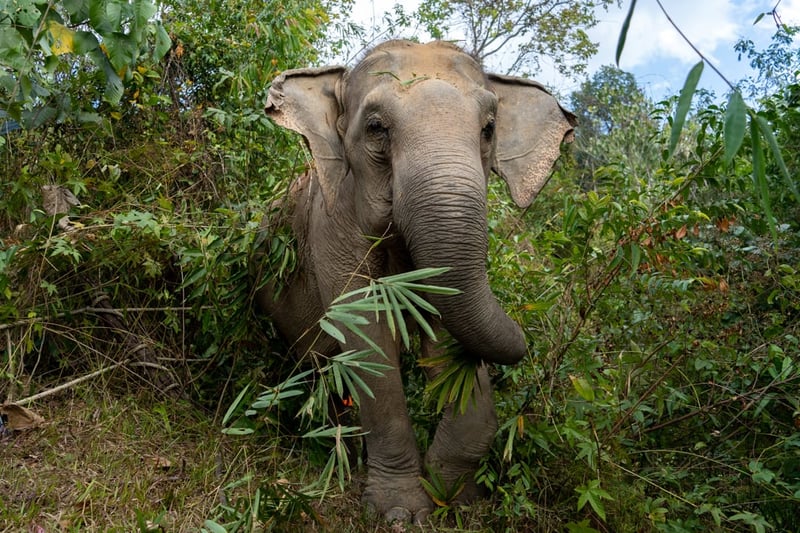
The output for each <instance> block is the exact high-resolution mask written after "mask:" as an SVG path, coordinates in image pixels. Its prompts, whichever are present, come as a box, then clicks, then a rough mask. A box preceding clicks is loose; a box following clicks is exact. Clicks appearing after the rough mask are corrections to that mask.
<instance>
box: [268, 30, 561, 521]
mask: <svg viewBox="0 0 800 533" xmlns="http://www.w3.org/2000/svg"><path fill="white" fill-rule="evenodd" d="M266 112H267V114H268V116H270V117H271V118H272V119H273V120H274V121H275V122H276V123H277V124H279V125H282V126H284V127H286V128H290V129H292V130H295V131H297V132H299V133H300V134H302V135H303V137H304V138H305V140H306V141H307V143H308V145H309V147H310V149H311V154H312V156H313V158H314V169H313V171H312V172H311V173H310V174H309V175H306V176H304V177H303V178H301V179H300V180H298V182H297V183H295V184H294V186H293V187H292V191H291V198H290V203H291V205H292V212H291V216H292V226H293V230H294V232H295V234H296V236H297V241H298V247H299V248H298V262H299V264H298V267H297V270H296V271H295V272H294V273H293V274H292V277H291V279H290V280H289V281H288V283H287V285H286V287H285V288H284V289H283V290H282V291H281V292H280V293H279V296H278V297H277V299H276V298H275V297H274V295H273V293H272V291H271V289H270V288H269V287H267V288H266V289H264V290H263V291H261V293H260V294H259V295H258V296H259V298H258V299H259V305H260V306H261V308H262V309H264V310H265V311H266V312H268V313H269V314H270V315H271V316H272V318H273V320H274V322H275V324H276V326H277V327H278V329H279V331H280V332H281V333H282V334H283V335H285V336H286V337H287V338H288V339H290V340H291V341H293V342H295V341H298V339H299V342H297V344H296V348H297V349H298V350H299V351H301V352H304V351H306V350H308V349H310V348H313V349H314V350H316V351H317V352H320V353H324V354H327V355H335V354H336V353H339V352H340V351H342V350H344V349H347V350H352V349H363V348H366V345H365V344H364V343H363V341H361V340H360V339H359V338H358V337H356V336H354V335H347V334H346V336H347V342H346V344H345V345H342V346H338V345H337V343H336V342H335V341H334V340H333V339H332V338H330V337H327V336H325V335H323V336H322V338H321V340H318V341H317V343H316V344H315V345H314V346H310V343H311V340H312V339H313V338H315V337H316V336H317V335H316V332H317V331H318V330H317V331H314V328H315V324H316V321H317V320H318V319H319V318H320V317H321V316H322V314H323V312H324V310H325V309H326V307H327V306H328V305H329V304H330V302H331V301H332V300H333V299H334V298H335V297H336V296H338V295H340V294H342V293H343V292H346V291H348V290H352V289H354V288H357V287H359V286H362V285H363V284H364V283H365V282H364V279H365V277H372V278H376V277H379V276H385V275H390V274H395V273H399V272H404V271H408V270H412V269H416V268H424V267H443V266H445V267H450V270H449V271H448V272H447V273H445V274H443V275H441V276H439V277H437V278H434V279H431V280H429V282H430V283H432V284H436V285H443V286H448V287H454V288H457V289H460V291H461V294H459V295H458V296H430V297H429V300H430V301H431V303H433V305H435V306H436V308H437V309H438V310H439V311H440V312H441V319H440V322H436V326H437V327H438V328H443V329H444V330H446V331H447V332H449V333H450V334H451V335H452V336H453V337H454V338H455V339H456V340H457V341H458V342H459V343H460V344H461V346H462V347H463V348H464V350H465V352H466V353H468V354H469V355H470V356H472V357H476V358H480V359H482V360H483V361H485V362H487V363H499V364H513V363H515V362H517V361H519V360H520V359H521V358H522V357H524V356H525V354H526V344H525V339H524V335H523V333H522V330H521V328H520V326H519V325H518V324H516V323H515V322H514V321H512V320H511V319H510V318H509V317H508V316H507V315H506V314H505V312H504V311H503V310H502V309H501V308H500V306H499V304H498V302H497V301H496V299H495V298H494V296H493V295H492V292H491V290H490V288H489V285H488V281H487V275H486V255H487V247H488V244H487V243H488V238H487V220H486V194H487V179H488V176H489V173H490V170H494V171H495V172H497V173H498V174H499V175H500V176H502V177H503V179H505V181H506V182H507V184H508V185H509V189H510V190H511V194H512V197H513V198H514V200H515V201H516V203H517V204H518V205H520V206H522V207H526V206H528V205H529V204H530V203H531V201H532V200H533V198H534V196H535V195H536V194H537V193H538V192H539V190H540V189H541V188H542V186H543V185H544V184H545V183H546V181H547V178H548V176H549V173H550V168H551V166H552V164H553V162H554V161H555V159H556V158H557V157H558V155H559V147H560V144H561V143H562V141H564V140H569V139H570V138H571V132H572V128H573V125H574V118H573V116H572V115H571V114H569V113H568V112H565V111H564V110H562V109H561V108H560V107H559V105H558V103H557V102H556V100H555V99H554V98H553V97H552V96H551V95H550V94H548V93H547V92H546V91H545V90H544V89H543V88H542V87H541V86H540V85H538V84H536V83H535V82H532V81H529V80H523V79H517V78H511V77H505V76H496V75H491V74H489V75H487V74H485V73H484V72H483V71H482V70H481V68H480V66H479V65H478V64H477V63H476V62H475V61H474V60H473V59H472V58H471V57H470V56H469V55H467V54H465V53H463V52H462V51H461V50H460V49H458V48H457V47H455V46H453V45H450V44H447V43H442V42H433V43H429V44H427V45H420V44H416V43H412V42H407V41H390V42H387V43H384V44H382V45H380V46H378V47H377V48H375V49H374V50H372V51H371V52H370V53H368V54H367V55H366V57H365V58H364V59H363V60H362V61H361V62H360V63H359V64H358V65H357V66H356V67H355V68H354V69H353V70H352V71H348V70H347V69H345V68H343V67H328V68H320V69H300V70H293V71H288V72H285V73H283V74H282V75H280V76H279V77H278V78H276V79H275V81H274V82H273V84H272V88H271V89H270V95H269V100H268V102H267V107H266ZM365 236H378V237H380V236H384V237H386V238H385V239H384V241H383V242H382V244H381V245H380V246H378V247H377V248H375V249H372V250H370V248H371V247H372V246H373V244H374V240H370V239H368V238H366V237H365ZM353 273H357V274H359V275H356V276H353ZM309 329H311V330H312V331H311V334H307V333H308V330H309ZM366 331H367V333H368V334H369V335H370V337H371V338H372V339H373V340H375V341H376V342H378V343H379V344H380V345H381V346H382V347H383V349H384V351H385V352H386V355H387V356H388V363H389V364H390V365H392V367H393V368H394V369H393V370H391V371H388V372H386V373H385V375H384V376H383V377H373V376H369V375H364V376H363V378H364V381H366V382H367V384H368V385H369V387H370V388H371V390H372V392H373V393H374V395H375V398H376V399H375V400H370V399H369V398H367V397H366V395H363V394H362V395H361V398H362V404H361V406H360V417H361V424H362V426H363V429H364V430H365V431H367V432H368V433H367V435H366V445H367V455H368V468H369V472H368V479H367V484H366V487H365V490H364V495H363V499H364V500H365V502H366V504H367V505H368V506H371V507H373V508H374V509H375V510H377V511H378V512H380V513H381V514H383V516H384V517H385V518H386V519H388V520H389V521H393V520H397V519H399V520H406V521H408V520H413V521H416V522H421V521H422V520H423V519H424V517H425V516H426V515H427V514H428V513H429V512H430V510H431V508H432V503H431V501H430V498H429V497H428V496H427V494H426V493H425V491H424V490H423V488H422V487H421V485H420V483H419V478H420V476H421V475H422V472H423V462H422V461H421V458H420V454H419V452H418V450H417V446H416V443H415V438H414V431H413V429H412V427H411V422H410V420H409V417H408V413H407V411H406V405H405V396H404V393H403V386H402V379H401V375H400V372H399V371H398V368H399V367H400V364H399V346H398V341H397V340H396V339H393V338H392V335H391V334H390V332H389V329H388V328H387V327H386V325H385V323H378V324H372V325H370V326H368V327H367V328H366ZM304 333H306V335H304ZM421 345H422V356H424V357H431V356H434V355H437V353H438V351H437V350H439V348H438V347H437V346H436V345H435V344H434V343H432V342H431V341H429V340H428V339H422V341H421ZM375 357H376V359H377V360H379V361H381V362H384V363H386V361H385V360H384V359H382V358H380V357H379V356H377V355H376V356H375ZM436 372H437V370H436V369H434V370H432V371H431V372H430V375H431V376H432V375H435V374H436ZM429 377H430V376H429ZM478 380H479V386H476V387H475V390H476V391H477V392H476V396H477V398H476V402H474V403H470V404H469V408H468V410H467V412H466V413H465V414H456V413H455V412H454V410H453V409H452V408H450V409H448V411H447V413H446V414H445V416H444V418H443V420H442V421H441V423H440V424H439V427H438V429H437V431H436V435H435V437H434V440H433V444H432V445H431V447H430V449H429V450H428V451H427V454H426V455H425V459H424V462H425V464H426V465H428V466H430V467H431V468H433V469H434V470H435V471H437V472H439V474H440V475H441V477H442V478H443V479H445V480H446V481H449V482H455V481H456V480H457V479H458V478H459V477H460V476H462V475H463V474H466V479H467V486H466V487H465V489H464V490H463V491H462V493H461V495H460V498H461V499H462V500H469V499H470V498H472V497H475V496H476V495H477V494H478V492H479V491H478V488H477V486H476V485H475V483H474V481H472V474H473V473H474V471H475V469H476V467H477V466H478V462H479V460H480V459H481V457H482V456H483V455H485V454H486V452H487V451H488V449H489V447H490V445H491V442H492V440H493V437H494V433H495V431H496V428H497V421H496V417H495V411H494V405H493V402H492V391H491V384H490V382H489V377H488V373H487V369H486V365H481V368H480V371H479V373H478Z"/></svg>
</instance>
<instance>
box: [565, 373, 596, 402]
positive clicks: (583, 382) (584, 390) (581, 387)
mask: <svg viewBox="0 0 800 533" xmlns="http://www.w3.org/2000/svg"><path fill="white" fill-rule="evenodd" d="M569 379H570V381H572V386H573V387H575V390H576V391H577V392H578V394H580V396H581V398H583V399H584V400H586V401H587V402H593V401H594V389H592V386H591V385H590V384H589V381H587V379H586V378H583V377H580V376H572V375H571V376H570V377H569Z"/></svg>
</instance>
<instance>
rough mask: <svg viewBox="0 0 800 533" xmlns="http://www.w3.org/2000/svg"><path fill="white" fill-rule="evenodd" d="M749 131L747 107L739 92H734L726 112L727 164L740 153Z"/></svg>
mask: <svg viewBox="0 0 800 533" xmlns="http://www.w3.org/2000/svg"><path fill="white" fill-rule="evenodd" d="M746 130H747V105H746V104H745V103H744V100H743V99H742V95H741V93H740V92H739V91H733V92H732V93H731V96H730V98H729V99H728V109H727V110H726V111H725V164H726V165H730V163H731V161H733V157H734V156H735V155H736V154H737V153H738V152H739V148H740V147H741V146H742V141H743V140H744V134H745V131H746Z"/></svg>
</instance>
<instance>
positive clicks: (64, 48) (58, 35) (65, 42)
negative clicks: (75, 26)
mask: <svg viewBox="0 0 800 533" xmlns="http://www.w3.org/2000/svg"><path fill="white" fill-rule="evenodd" d="M47 30H48V31H49V32H50V35H51V36H52V37H53V43H52V44H51V45H50V51H51V52H53V53H54V54H55V55H61V54H69V53H70V52H72V51H74V49H75V47H74V45H73V37H74V35H75V32H74V31H72V30H71V29H69V28H67V27H66V26H64V25H63V24H59V23H58V22H56V21H54V20H51V21H49V23H48V24H47Z"/></svg>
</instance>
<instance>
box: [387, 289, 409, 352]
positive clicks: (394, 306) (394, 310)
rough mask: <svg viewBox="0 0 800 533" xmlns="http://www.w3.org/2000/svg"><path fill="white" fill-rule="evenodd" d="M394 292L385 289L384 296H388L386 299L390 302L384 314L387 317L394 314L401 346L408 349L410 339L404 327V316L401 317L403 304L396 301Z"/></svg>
mask: <svg viewBox="0 0 800 533" xmlns="http://www.w3.org/2000/svg"><path fill="white" fill-rule="evenodd" d="M395 292H396V291H393V290H387V291H386V296H387V297H388V298H387V299H388V302H389V303H390V305H388V306H387V307H388V308H389V309H388V310H387V312H386V314H387V316H388V317H391V316H392V314H394V316H395V317H396V319H397V327H398V328H399V329H400V338H401V339H402V340H403V346H405V348H406V349H408V348H409V346H411V340H410V339H409V336H408V328H407V327H406V321H405V318H403V308H404V306H403V305H401V304H400V303H399V302H398V301H397V298H396V297H395ZM394 335H395V333H394V331H392V337H393V338H394Z"/></svg>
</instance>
